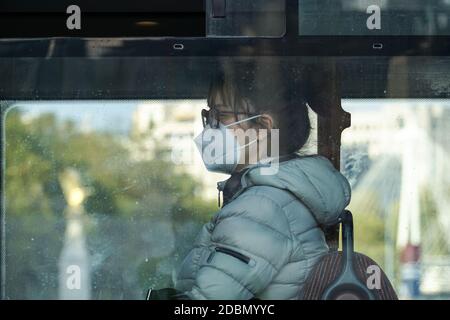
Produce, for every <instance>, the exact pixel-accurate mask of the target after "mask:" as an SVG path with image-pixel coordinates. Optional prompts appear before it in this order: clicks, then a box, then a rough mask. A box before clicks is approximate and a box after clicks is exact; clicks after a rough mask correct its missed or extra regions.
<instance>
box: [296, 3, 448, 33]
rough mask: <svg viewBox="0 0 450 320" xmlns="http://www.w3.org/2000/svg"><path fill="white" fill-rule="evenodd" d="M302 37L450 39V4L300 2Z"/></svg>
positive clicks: (300, 29)
mask: <svg viewBox="0 0 450 320" xmlns="http://www.w3.org/2000/svg"><path fill="white" fill-rule="evenodd" d="M374 6H375V7H374ZM373 18H375V19H377V20H379V21H378V22H379V23H375V22H374V21H373ZM375 25H376V27H372V26H375ZM299 34H300V35H450V2H449V1H446V0H442V1H441V0H427V1H423V0H300V1H299Z"/></svg>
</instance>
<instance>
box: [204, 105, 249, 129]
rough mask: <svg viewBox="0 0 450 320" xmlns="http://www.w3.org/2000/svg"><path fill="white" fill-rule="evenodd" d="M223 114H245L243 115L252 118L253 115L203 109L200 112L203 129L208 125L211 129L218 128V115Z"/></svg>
mask: <svg viewBox="0 0 450 320" xmlns="http://www.w3.org/2000/svg"><path fill="white" fill-rule="evenodd" d="M225 114H232V115H238V114H245V115H249V116H253V114H250V113H247V112H233V111H218V110H217V109H216V108H211V109H209V110H206V109H203V110H202V123H203V128H204V127H206V126H207V125H208V124H209V125H210V127H211V128H213V129H217V128H219V123H220V115H225Z"/></svg>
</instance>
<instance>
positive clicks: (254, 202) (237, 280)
mask: <svg viewBox="0 0 450 320" xmlns="http://www.w3.org/2000/svg"><path fill="white" fill-rule="evenodd" d="M282 210H283V208H280V207H279V205H278V204H277V203H275V202H274V201H273V200H271V199H270V198H268V197H262V196H260V195H259V196H255V195H248V196H246V195H243V196H242V197H239V199H237V200H236V201H234V202H232V203H230V204H229V205H227V206H226V207H224V208H223V209H222V210H221V211H219V212H218V213H217V214H216V216H215V217H214V219H213V225H214V227H213V228H212V230H211V247H212V248H211V250H210V251H209V252H208V257H207V259H205V261H204V262H203V263H202V264H201V265H199V266H198V270H197V272H196V275H195V279H194V285H193V287H192V289H191V290H190V291H188V292H185V294H186V295H187V296H188V297H189V298H191V299H217V300H221V299H240V300H246V299H251V298H252V297H254V296H257V294H258V293H259V292H261V291H262V290H263V289H264V288H265V287H266V286H267V285H268V284H269V283H270V282H271V280H272V279H273V278H274V276H275V275H276V274H277V272H278V270H279V269H280V268H281V267H282V266H283V265H284V264H285V263H286V262H287V261H288V259H289V257H290V254H291V251H292V240H291V235H290V232H289V224H288V221H287V219H286V217H285V216H284V214H283V212H282Z"/></svg>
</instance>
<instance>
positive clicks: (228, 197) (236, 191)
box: [217, 153, 299, 207]
mask: <svg viewBox="0 0 450 320" xmlns="http://www.w3.org/2000/svg"><path fill="white" fill-rule="evenodd" d="M297 157H299V155H298V154H297V153H292V154H288V155H284V156H280V157H272V158H267V159H264V160H263V161H260V162H258V163H256V164H253V165H250V166H248V167H246V168H244V169H243V170H241V171H239V172H234V173H233V174H232V175H231V176H230V178H228V179H227V180H224V181H219V182H217V190H218V191H219V193H218V205H219V207H221V202H220V193H221V192H222V194H223V203H222V207H223V206H225V205H227V204H228V203H229V202H230V201H232V200H233V199H235V198H236V197H237V196H238V195H240V194H241V193H242V192H243V191H244V190H245V189H246V188H247V187H248V183H247V179H246V176H247V174H248V173H249V172H250V171H252V170H254V169H256V168H261V167H266V166H267V167H268V166H270V165H271V163H272V162H273V161H278V162H284V161H288V160H291V159H294V158H297Z"/></svg>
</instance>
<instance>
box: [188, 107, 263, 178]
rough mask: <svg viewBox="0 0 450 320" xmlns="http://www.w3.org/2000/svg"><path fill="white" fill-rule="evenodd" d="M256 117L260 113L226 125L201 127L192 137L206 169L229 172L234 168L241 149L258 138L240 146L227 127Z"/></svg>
mask: <svg viewBox="0 0 450 320" xmlns="http://www.w3.org/2000/svg"><path fill="white" fill-rule="evenodd" d="M258 117H261V115H257V116H253V117H250V118H247V119H243V120H240V121H236V122H233V123H231V124H229V125H226V126H224V125H223V124H222V123H219V128H217V129H213V128H211V127H210V126H209V125H207V126H206V127H205V128H204V129H203V131H202V133H200V134H199V135H198V136H197V137H196V138H195V139H194V142H195V144H196V145H197V148H198V150H199V151H200V153H201V155H202V159H203V163H204V164H205V167H206V169H208V171H211V172H220V173H228V174H231V173H232V172H233V171H234V170H235V169H236V167H237V165H238V164H239V160H240V159H241V154H242V150H243V149H244V148H245V147H247V146H249V145H251V144H252V143H255V142H256V141H258V139H254V140H252V141H250V142H249V143H247V144H245V145H242V146H241V145H240V144H239V142H238V140H237V137H236V136H235V135H234V134H233V131H232V130H231V129H228V127H230V126H232V125H235V124H238V123H241V122H245V121H249V120H252V119H255V118H258Z"/></svg>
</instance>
